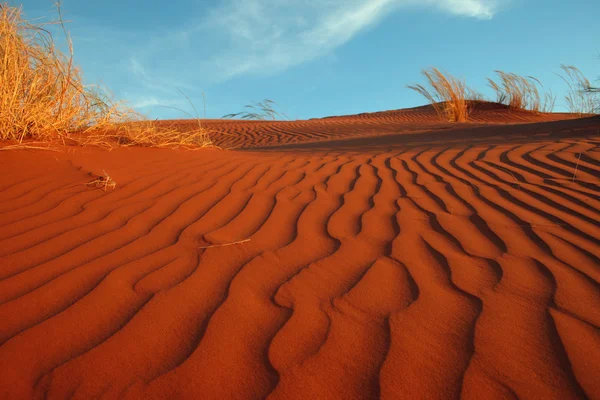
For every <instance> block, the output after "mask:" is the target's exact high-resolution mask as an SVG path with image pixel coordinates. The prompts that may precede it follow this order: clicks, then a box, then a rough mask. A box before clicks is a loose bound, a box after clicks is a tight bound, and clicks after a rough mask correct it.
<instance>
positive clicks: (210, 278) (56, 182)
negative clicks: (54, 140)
mask: <svg viewBox="0 0 600 400" xmlns="http://www.w3.org/2000/svg"><path fill="white" fill-rule="evenodd" d="M482 108H483V107H482ZM473 117H474V120H475V122H474V123H469V124H440V123H438V122H436V118H435V116H434V115H433V113H432V111H431V108H430V107H421V108H416V109H411V110H400V111H388V112H382V113H374V114H363V115H359V116H348V117H335V118H326V119H318V120H309V121H293V122H239V121H209V122H207V123H206V125H207V126H208V127H209V128H210V129H212V130H214V131H215V133H214V135H213V136H214V138H215V141H216V143H217V144H219V145H221V146H223V147H230V148H231V147H237V148H241V149H240V150H229V151H223V150H199V151H183V150H175V151H174V150H166V149H148V148H120V149H116V150H113V151H110V152H109V151H106V150H102V149H96V148H78V147H63V148H62V151H61V152H50V151H30V150H27V151H24V150H21V151H2V152H0V177H1V178H0V200H1V202H0V398H1V399H24V398H49V399H64V398H75V399H91V398H103V399H111V398H127V399H167V398H169V399H173V398H193V399H200V398H201V399H227V398H240V399H258V398H264V397H267V396H268V397H269V398H272V399H367V398H369V399H370V398H379V397H381V398H384V399H395V398H398V399H417V398H418V399H446V398H464V399H481V398H494V399H495V398H515V399H516V398H520V399H575V398H586V397H587V398H591V399H600V379H599V377H600V330H599V329H600V240H599V237H600V229H599V227H598V225H599V220H600V218H599V217H600V186H599V184H600V153H599V149H600V147H599V146H600V119H599V118H598V117H596V118H584V119H578V120H565V118H567V116H565V115H535V114H532V113H518V112H509V111H508V110H505V109H502V108H499V107H492V106H489V107H488V108H487V109H479V110H476V112H475V113H474V115H473ZM553 120H554V121H553ZM178 124H180V125H181V127H182V128H183V129H184V128H185V126H186V124H189V122H185V121H180V122H178ZM259 146H262V147H263V148H262V149H257V147H259ZM104 171H106V173H108V174H109V175H110V177H111V178H112V179H114V180H115V181H116V182H117V186H116V188H115V189H114V190H113V189H110V188H108V189H107V191H106V192H104V191H103V190H101V189H98V188H94V187H91V186H88V185H86V183H87V182H90V181H92V180H94V179H95V178H94V177H95V176H98V175H102V174H103V173H104ZM247 239H249V241H247ZM234 242H241V243H237V244H231V243H234ZM227 244H231V245H227ZM215 245H217V246H215ZM219 245H226V246H219ZM207 246H213V247H207Z"/></svg>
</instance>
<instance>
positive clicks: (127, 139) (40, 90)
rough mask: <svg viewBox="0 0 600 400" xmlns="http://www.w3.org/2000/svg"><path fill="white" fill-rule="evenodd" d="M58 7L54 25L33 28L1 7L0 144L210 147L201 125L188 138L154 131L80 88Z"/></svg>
mask: <svg viewBox="0 0 600 400" xmlns="http://www.w3.org/2000/svg"><path fill="white" fill-rule="evenodd" d="M60 6H61V5H60V2H57V3H56V8H57V13H58V19H57V20H56V21H53V22H48V23H32V22H30V21H28V20H26V19H24V17H23V12H22V8H21V7H14V6H11V5H9V4H8V3H3V4H0V62H1V64H0V139H1V140H16V141H18V142H19V143H21V142H23V140H26V139H34V140H39V141H55V140H57V139H64V138H67V137H68V138H72V139H75V140H77V141H81V142H82V143H83V144H96V145H102V144H106V145H109V144H110V145H118V144H128V145H149V146H176V145H189V146H207V145H210V138H209V136H208V133H207V131H206V130H204V129H203V128H202V126H201V124H200V123H199V127H198V130H196V131H194V132H190V133H182V132H178V131H177V130H175V129H168V128H166V129H165V128H160V129H159V128H157V127H156V126H154V125H153V124H152V122H150V121H148V120H146V119H145V118H144V117H143V116H142V115H140V114H139V113H137V112H135V111H134V110H132V109H131V108H129V107H127V106H126V104H125V103H124V102H118V101H115V100H113V99H112V97H111V96H110V95H108V93H107V91H105V90H103V89H102V88H101V87H99V86H94V85H85V84H84V83H83V78H82V73H81V70H80V69H79V68H78V67H77V66H75V64H74V60H73V42H72V40H71V37H70V35H69V33H68V32H67V30H66V28H65V25H64V22H63V18H62V14H61V8H60ZM49 25H57V26H58V27H59V28H60V29H61V30H62V33H63V34H64V35H65V38H66V42H67V46H68V54H64V53H63V52H61V51H60V50H59V49H58V48H57V47H56V44H55V41H54V37H53V35H52V33H51V32H50V27H49Z"/></svg>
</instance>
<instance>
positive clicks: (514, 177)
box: [508, 171, 521, 190]
mask: <svg viewBox="0 0 600 400" xmlns="http://www.w3.org/2000/svg"><path fill="white" fill-rule="evenodd" d="M508 173H509V174H510V176H512V177H513V179H514V180H515V183H516V184H517V187H518V188H519V190H521V183H520V182H519V181H518V180H517V177H516V176H514V175H513V173H512V172H510V171H508Z"/></svg>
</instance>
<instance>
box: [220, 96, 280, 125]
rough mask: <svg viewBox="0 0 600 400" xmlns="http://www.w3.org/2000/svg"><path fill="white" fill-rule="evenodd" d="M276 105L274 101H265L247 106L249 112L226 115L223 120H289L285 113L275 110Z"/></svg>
mask: <svg viewBox="0 0 600 400" xmlns="http://www.w3.org/2000/svg"><path fill="white" fill-rule="evenodd" d="M275 105H276V103H275V102H274V101H273V100H269V99H265V100H263V101H259V102H254V103H252V104H249V105H247V106H245V107H244V108H247V109H249V111H241V112H238V113H233V114H227V115H224V116H223V118H238V117H239V118H240V119H256V120H260V121H275V120H276V119H277V118H281V117H283V118H285V119H289V118H288V116H287V115H285V114H284V113H280V112H278V111H276V110H275Z"/></svg>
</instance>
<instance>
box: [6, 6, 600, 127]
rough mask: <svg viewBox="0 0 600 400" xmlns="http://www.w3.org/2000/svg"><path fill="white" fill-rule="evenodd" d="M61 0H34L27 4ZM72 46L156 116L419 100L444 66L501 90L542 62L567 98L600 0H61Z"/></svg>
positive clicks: (387, 105) (594, 45) (587, 50)
mask: <svg viewBox="0 0 600 400" xmlns="http://www.w3.org/2000/svg"><path fill="white" fill-rule="evenodd" d="M53 3H54V0H25V1H20V2H17V4H22V5H23V10H24V12H25V14H26V17H27V18H36V17H48V18H49V19H50V18H53V17H55V13H54V12H53ZM62 8H63V13H64V18H65V19H66V20H68V21H70V22H69V23H68V24H67V27H68V29H69V31H70V33H71V36H72V38H73V42H74V46H75V60H76V63H77V64H78V65H79V66H81V68H82V70H83V72H84V77H85V80H86V82H88V83H101V84H103V85H105V86H107V87H108V88H110V89H111V91H112V92H113V93H114V94H115V95H116V96H117V97H119V98H121V99H125V100H127V101H128V102H130V104H131V105H133V106H134V107H135V108H136V109H138V110H139V111H141V112H143V113H145V114H146V115H148V116H149V117H151V118H184V117H186V116H185V114H182V113H180V112H178V111H175V110H172V109H169V108H166V107H163V106H167V107H176V108H181V109H184V110H185V111H187V112H192V111H191V107H190V106H189V105H188V104H187V100H186V99H185V97H184V96H183V95H182V94H181V93H180V92H179V91H178V90H181V91H182V92H183V93H185V94H186V95H187V96H188V97H189V98H190V99H191V100H192V102H193V103H194V105H195V106H196V108H197V109H198V112H199V114H200V116H203V114H204V110H203V108H204V106H203V100H202V92H204V94H205V100H206V116H207V117H208V118H220V117H222V116H223V115H224V114H228V113H232V112H238V111H241V110H242V108H243V107H244V105H246V104H249V103H251V102H252V101H259V100H262V99H265V98H269V99H272V100H274V101H276V102H277V104H278V110H280V111H283V112H285V113H286V114H287V115H288V116H290V117H291V118H292V119H306V118H315V117H323V116H328V115H343V114H354V113H360V112H371V111H381V110H389V109H397V108H405V107H413V106H417V105H422V104H424V103H425V101H424V99H423V98H421V97H420V96H419V95H417V94H416V93H414V92H412V91H410V90H409V89H407V88H406V85H407V84H414V83H422V82H423V78H422V76H421V75H420V71H421V69H422V68H426V67H429V66H436V67H438V68H441V69H444V70H446V71H448V72H450V73H451V74H453V75H456V76H459V77H462V78H465V79H466V80H467V83H468V84H469V85H471V86H472V87H473V88H474V89H477V90H479V91H481V92H483V93H484V94H491V93H490V90H489V89H488V88H487V85H486V77H494V70H496V69H500V70H504V71H507V72H516V73H518V74H522V75H533V76H535V77H537V78H538V79H540V80H541V81H542V83H543V84H544V86H545V87H546V88H548V89H551V90H552V91H553V93H554V94H556V95H557V102H556V110H557V111H564V107H562V106H563V105H564V100H563V98H562V97H563V95H564V91H565V85H564V84H563V83H562V81H561V80H560V78H558V77H557V76H556V73H557V72H559V71H560V64H561V63H563V64H573V65H575V66H577V67H578V68H579V69H580V70H581V71H582V72H583V73H584V74H585V75H586V76H587V77H588V78H590V80H596V79H597V78H599V77H600V58H599V57H600V43H599V42H598V38H600V24H599V23H598V16H599V15H600V1H598V0H570V1H566V0H544V1H542V0H172V1H170V2H165V1H164V0H161V1H158V0H121V1H116V0H104V1H91V0H87V1H85V0H63V1H62Z"/></svg>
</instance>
